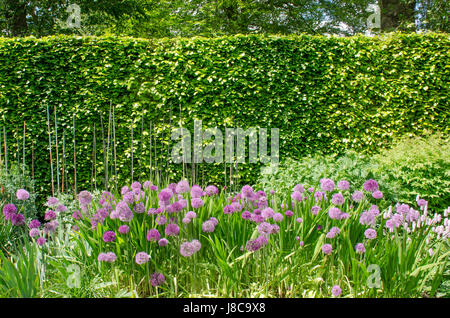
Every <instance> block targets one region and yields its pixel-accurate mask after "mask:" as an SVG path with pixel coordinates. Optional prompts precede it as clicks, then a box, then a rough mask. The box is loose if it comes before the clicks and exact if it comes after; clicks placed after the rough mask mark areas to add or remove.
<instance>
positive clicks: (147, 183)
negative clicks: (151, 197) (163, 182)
mask: <svg viewBox="0 0 450 318" xmlns="http://www.w3.org/2000/svg"><path fill="white" fill-rule="evenodd" d="M151 185H152V183H151V182H150V181H148V180H147V181H145V182H144V184H143V185H142V187H143V188H144V189H150V187H151Z"/></svg>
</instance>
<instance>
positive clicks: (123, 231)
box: [119, 225, 130, 234]
mask: <svg viewBox="0 0 450 318" xmlns="http://www.w3.org/2000/svg"><path fill="white" fill-rule="evenodd" d="M128 232H130V227H129V226H128V225H121V226H119V233H120V234H127V233H128Z"/></svg>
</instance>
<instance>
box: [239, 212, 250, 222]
mask: <svg viewBox="0 0 450 318" xmlns="http://www.w3.org/2000/svg"><path fill="white" fill-rule="evenodd" d="M241 217H242V218H243V219H244V220H250V219H251V218H252V214H251V213H250V212H249V211H244V212H242V214H241Z"/></svg>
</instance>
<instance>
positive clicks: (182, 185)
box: [175, 180, 189, 193]
mask: <svg viewBox="0 0 450 318" xmlns="http://www.w3.org/2000/svg"><path fill="white" fill-rule="evenodd" d="M175 190H176V191H177V193H186V192H188V191H189V182H187V180H181V181H180V182H178V184H177V186H176V188H175Z"/></svg>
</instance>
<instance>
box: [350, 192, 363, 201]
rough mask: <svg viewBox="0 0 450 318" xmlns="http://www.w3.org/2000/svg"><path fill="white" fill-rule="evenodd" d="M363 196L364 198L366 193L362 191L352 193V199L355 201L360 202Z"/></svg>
mask: <svg viewBox="0 0 450 318" xmlns="http://www.w3.org/2000/svg"><path fill="white" fill-rule="evenodd" d="M363 198H364V193H362V192H361V191H355V192H353V194H352V199H353V201H355V202H360V201H361V200H362V199H363Z"/></svg>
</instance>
